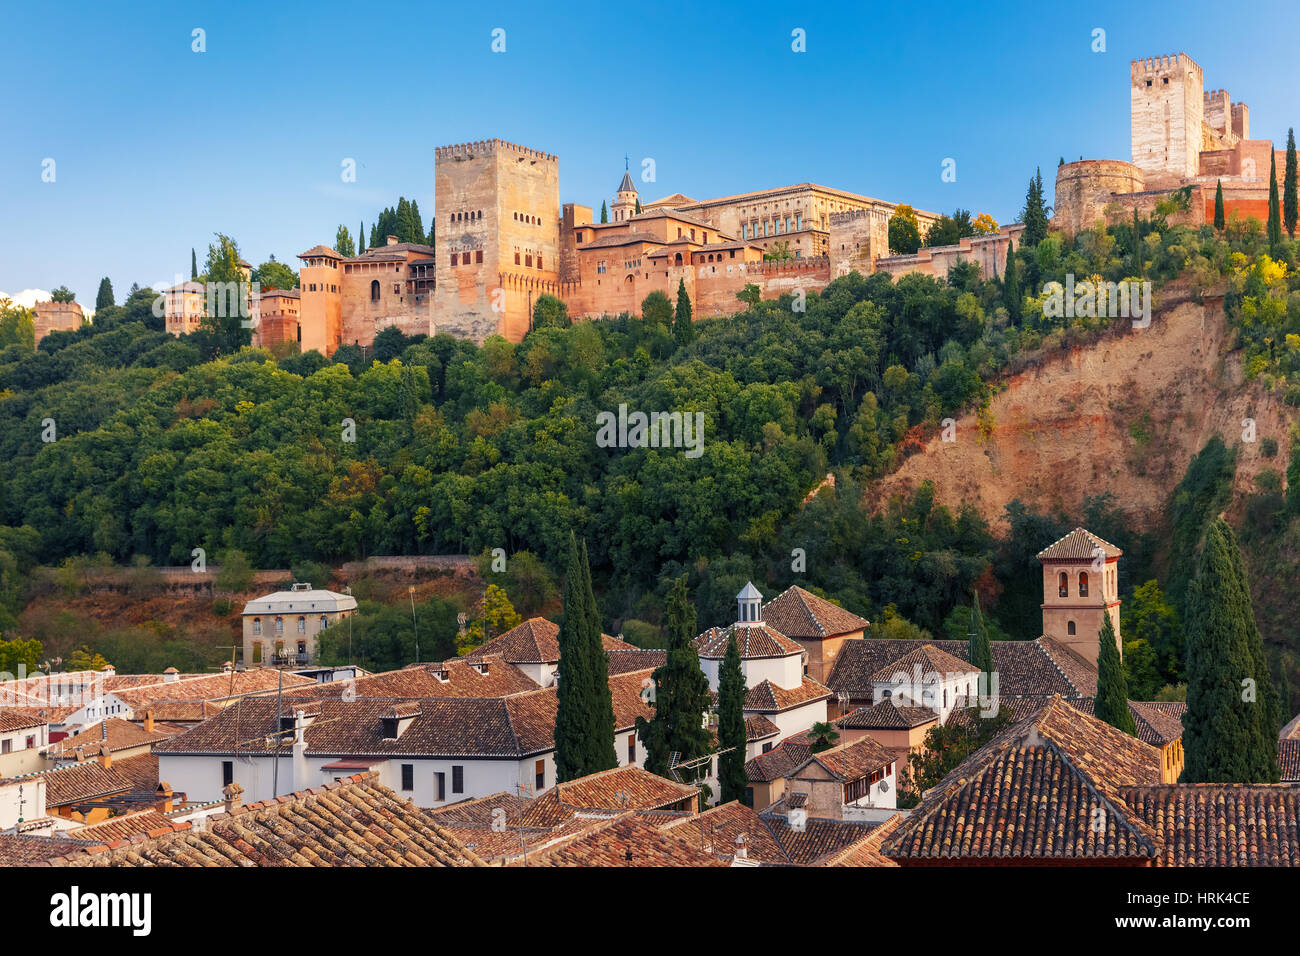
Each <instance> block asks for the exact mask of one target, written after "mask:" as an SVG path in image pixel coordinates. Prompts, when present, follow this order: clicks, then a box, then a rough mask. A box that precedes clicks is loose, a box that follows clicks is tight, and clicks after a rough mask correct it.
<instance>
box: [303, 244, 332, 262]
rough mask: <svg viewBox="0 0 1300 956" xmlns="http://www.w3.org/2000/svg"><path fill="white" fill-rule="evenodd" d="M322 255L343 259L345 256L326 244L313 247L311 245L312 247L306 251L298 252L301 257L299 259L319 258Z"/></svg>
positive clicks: (328, 257)
mask: <svg viewBox="0 0 1300 956" xmlns="http://www.w3.org/2000/svg"><path fill="white" fill-rule="evenodd" d="M321 256H324V257H325V258H327V259H342V258H343V256H341V255H339V254H338V253H337V252H335V251H334V250H333V249H331V248H330V247H329V246H325V245H320V246H312V247H311V248H310V249H308V250H307V251H306V252H300V253H298V258H299V259H309V258H318V257H321Z"/></svg>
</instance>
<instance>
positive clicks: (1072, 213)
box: [1052, 159, 1146, 235]
mask: <svg viewBox="0 0 1300 956" xmlns="http://www.w3.org/2000/svg"><path fill="white" fill-rule="evenodd" d="M1145 179H1146V177H1145V175H1144V173H1143V171H1142V170H1141V169H1140V168H1139V167H1138V166H1137V165H1135V164H1133V163H1126V162H1124V161H1123V160H1120V159H1086V160H1082V161H1080V162H1077V163H1066V164H1064V165H1063V166H1058V167H1057V168H1056V198H1055V200H1054V202H1053V209H1052V213H1053V215H1052V225H1053V226H1054V227H1056V228H1057V229H1061V230H1064V231H1065V232H1068V233H1070V234H1071V235H1073V234H1075V233H1077V232H1079V230H1081V229H1089V228H1091V227H1093V226H1095V225H1096V224H1097V223H1098V222H1100V221H1103V220H1104V219H1105V212H1104V210H1105V208H1106V207H1107V206H1109V205H1110V204H1111V203H1112V202H1114V197H1115V195H1117V194H1124V193H1137V192H1142V191H1143V190H1144V189H1146V183H1145Z"/></svg>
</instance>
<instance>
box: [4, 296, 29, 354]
mask: <svg viewBox="0 0 1300 956" xmlns="http://www.w3.org/2000/svg"><path fill="white" fill-rule="evenodd" d="M9 345H20V346H22V347H23V349H24V350H26V351H28V352H31V351H34V350H35V348H36V325H35V322H34V321H33V318H32V310H31V309H28V308H25V307H23V306H21V305H14V302H13V300H12V299H10V298H7V297H5V296H0V349H3V348H5V347H6V346H9Z"/></svg>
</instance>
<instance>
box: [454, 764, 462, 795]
mask: <svg viewBox="0 0 1300 956" xmlns="http://www.w3.org/2000/svg"><path fill="white" fill-rule="evenodd" d="M451 792H452V793H464V792H465V768H464V767H452V768H451Z"/></svg>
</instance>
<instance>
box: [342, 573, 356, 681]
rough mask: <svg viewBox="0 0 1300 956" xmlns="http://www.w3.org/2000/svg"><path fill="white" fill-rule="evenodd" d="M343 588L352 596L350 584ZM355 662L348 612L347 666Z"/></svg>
mask: <svg viewBox="0 0 1300 956" xmlns="http://www.w3.org/2000/svg"><path fill="white" fill-rule="evenodd" d="M344 590H345V591H347V592H348V597H352V585H350V584H349V585H348V586H347V587H346V588H344ZM354 613H355V612H354ZM355 663H356V662H355V661H353V659H352V615H351V614H349V615H348V666H349V667H352V666H355Z"/></svg>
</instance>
